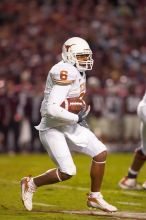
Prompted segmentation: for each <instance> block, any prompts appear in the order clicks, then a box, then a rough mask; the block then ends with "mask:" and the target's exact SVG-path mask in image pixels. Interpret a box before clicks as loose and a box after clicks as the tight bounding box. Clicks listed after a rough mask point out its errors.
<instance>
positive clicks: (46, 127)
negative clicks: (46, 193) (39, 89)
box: [21, 37, 117, 212]
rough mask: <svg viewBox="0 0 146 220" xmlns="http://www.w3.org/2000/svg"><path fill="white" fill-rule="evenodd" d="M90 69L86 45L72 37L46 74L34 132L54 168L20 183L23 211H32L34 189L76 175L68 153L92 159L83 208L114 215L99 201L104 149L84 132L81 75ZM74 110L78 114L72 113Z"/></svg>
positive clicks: (83, 90)
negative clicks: (84, 155)
mask: <svg viewBox="0 0 146 220" xmlns="http://www.w3.org/2000/svg"><path fill="white" fill-rule="evenodd" d="M92 66H93V59H92V51H91V49H90V47H89V45H88V43H87V42H86V41H85V40H84V39H82V38H79V37H73V38H70V39H68V40H67V41H66V42H65V43H64V45H63V48H62V61H61V62H59V63H57V64H56V65H54V66H53V67H52V68H51V70H50V71H49V74H48V77H47V81H46V87H45V91H44V100H43V101H42V105H41V116H42V119H41V122H40V124H39V125H38V126H36V129H38V130H39V136H40V140H41V142H42V144H43V146H44V147H45V149H46V151H47V152H48V154H49V156H50V157H51V158H52V160H53V161H54V162H55V164H56V168H54V169H49V170H48V171H46V172H45V173H43V174H41V175H39V176H35V177H24V178H23V179H22V180H21V190H22V201H23V204H24V206H25V208H26V209H27V210H32V197H33V193H34V192H35V191H36V189H37V187H40V186H43V185H47V184H53V183H58V182H60V181H65V180H67V179H70V178H71V177H72V176H74V175H76V166H75V164H74V161H73V158H72V156H71V150H74V151H76V152H81V153H84V154H87V155H89V156H91V158H92V164H91V170H90V176H91V192H90V193H89V196H88V198H87V205H88V206H89V207H94V208H99V209H101V210H104V211H108V212H115V211H117V208H116V207H114V206H112V205H110V204H109V203H107V202H106V201H105V200H104V199H103V196H102V194H101V192H100V189H101V184H102V179H103V175H104V168H105V162H106V156H107V149H106V146H105V145H104V144H103V143H101V142H100V141H99V140H98V139H97V137H96V136H95V135H94V134H93V133H92V132H91V131H90V129H89V128H87V124H86V122H85V118H86V116H87V114H88V113H89V110H90V107H89V106H86V105H85V102H84V101H83V97H84V94H85V92H86V75H85V71H86V70H91V69H92ZM72 99H73V103H72V102H71V100H72ZM63 103H65V104H63ZM81 103H82V105H81ZM63 106H65V107H63ZM77 109H78V110H79V111H78V113H77V111H75V110H77Z"/></svg>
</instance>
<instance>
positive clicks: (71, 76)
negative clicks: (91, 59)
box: [36, 61, 86, 130]
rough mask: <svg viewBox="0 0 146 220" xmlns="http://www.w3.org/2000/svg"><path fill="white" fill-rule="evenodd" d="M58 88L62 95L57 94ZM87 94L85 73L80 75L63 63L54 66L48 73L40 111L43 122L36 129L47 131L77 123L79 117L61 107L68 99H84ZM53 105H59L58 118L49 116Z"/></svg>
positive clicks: (71, 66) (70, 65) (73, 68)
mask: <svg viewBox="0 0 146 220" xmlns="http://www.w3.org/2000/svg"><path fill="white" fill-rule="evenodd" d="M57 87H58V91H61V94H60V92H59V93H58V92H57ZM85 92H86V75H85V72H83V73H80V72H79V71H78V70H77V68H76V67H74V66H73V65H72V64H69V63H64V62H63V61H61V62H59V63H57V64H56V65H54V66H53V67H52V68H51V70H50V71H49V73H48V77H47V81H46V86H45V91H44V99H43V101H42V105H41V110H40V111H41V116H42V120H41V122H40V124H39V126H37V127H36V129H38V130H46V129H48V128H50V127H57V126H61V125H65V124H71V123H77V121H78V116H77V115H76V114H74V113H71V112H68V111H67V110H65V109H63V108H62V107H60V105H61V103H62V102H63V101H64V100H65V99H66V98H75V97H83V96H84V94H85ZM53 102H54V103H53ZM56 102H58V103H56ZM53 104H57V105H56V106H57V107H56V108H55V111H57V112H58V113H56V117H52V116H51V114H48V106H49V108H50V109H51V108H52V106H53ZM59 114H61V116H60V115H59Z"/></svg>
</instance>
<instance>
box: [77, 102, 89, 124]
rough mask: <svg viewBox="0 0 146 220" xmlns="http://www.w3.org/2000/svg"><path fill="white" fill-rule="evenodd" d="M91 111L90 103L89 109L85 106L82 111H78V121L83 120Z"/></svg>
mask: <svg viewBox="0 0 146 220" xmlns="http://www.w3.org/2000/svg"><path fill="white" fill-rule="evenodd" d="M89 112H90V105H88V108H87V109H86V107H83V108H82V109H81V111H80V112H79V113H78V117H79V119H78V123H80V122H82V121H83V120H84V119H85V118H86V116H87V115H88V114H89Z"/></svg>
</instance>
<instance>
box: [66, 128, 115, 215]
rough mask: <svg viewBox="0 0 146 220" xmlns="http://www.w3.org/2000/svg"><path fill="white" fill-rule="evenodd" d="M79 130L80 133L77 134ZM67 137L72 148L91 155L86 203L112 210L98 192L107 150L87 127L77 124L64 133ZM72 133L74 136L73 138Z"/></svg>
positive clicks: (113, 208)
mask: <svg viewBox="0 0 146 220" xmlns="http://www.w3.org/2000/svg"><path fill="white" fill-rule="evenodd" d="M78 132H79V134H80V135H77V133H78ZM66 134H67V136H68V138H69V139H70V140H71V141H72V142H74V144H76V145H74V148H73V149H74V150H75V151H77V152H81V153H84V154H87V155H89V156H91V157H92V163H91V169H90V177H91V189H90V190H91V192H90V193H89V196H88V199H87V205H88V206H89V207H93V208H99V209H101V210H104V211H109V212H114V211H117V208H116V207H114V206H112V205H110V204H109V203H107V202H106V201H105V200H104V199H103V196H102V194H101V193H100V190H101V185H102V181H103V176H104V169H105V162H106V156H107V150H106V147H105V145H104V144H103V143H102V142H101V141H99V140H98V139H97V137H96V136H95V135H94V134H93V133H92V132H91V131H90V130H89V129H87V128H84V127H81V126H80V125H78V127H77V129H76V131H75V130H74V134H73V135H71V133H69V134H68V133H66ZM74 135H76V137H75V138H74Z"/></svg>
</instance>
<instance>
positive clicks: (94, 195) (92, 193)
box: [90, 192, 101, 198]
mask: <svg viewBox="0 0 146 220" xmlns="http://www.w3.org/2000/svg"><path fill="white" fill-rule="evenodd" d="M99 196H101V193H100V192H90V197H91V198H97V197H99Z"/></svg>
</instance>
